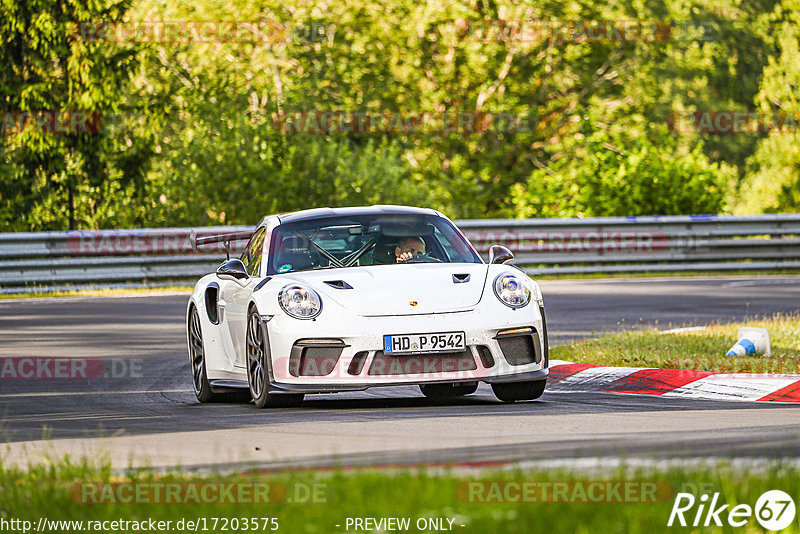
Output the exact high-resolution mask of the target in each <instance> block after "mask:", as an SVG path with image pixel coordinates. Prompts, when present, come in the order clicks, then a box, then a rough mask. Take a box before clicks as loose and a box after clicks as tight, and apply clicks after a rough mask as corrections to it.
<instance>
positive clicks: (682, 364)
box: [550, 314, 800, 373]
mask: <svg viewBox="0 0 800 534" xmlns="http://www.w3.org/2000/svg"><path fill="white" fill-rule="evenodd" d="M741 326H758V327H762V328H766V329H767V330H768V331H769V335H770V342H771V346H772V355H771V356H770V357H741V358H727V357H726V356H725V353H726V352H727V351H728V349H730V348H731V346H732V345H733V344H734V343H735V342H736V331H737V330H738V329H739V328H740V327H741ZM550 357H551V358H552V359H558V360H566V361H569V362H574V363H589V364H595V365H609V366H630V367H658V368H670V369H695V370H700V371H715V372H735V373H799V372H800V314H793V315H775V316H773V317H769V318H765V319H757V320H752V321H747V322H745V323H735V324H715V325H710V326H709V327H708V328H706V329H705V330H700V331H692V332H683V333H677V334H663V333H661V332H659V331H658V330H655V329H649V330H640V331H628V332H623V333H616V334H605V335H602V336H599V337H597V338H594V339H590V340H586V341H580V342H577V343H572V344H570V345H564V346H560V347H554V348H553V349H552V351H551V354H550Z"/></svg>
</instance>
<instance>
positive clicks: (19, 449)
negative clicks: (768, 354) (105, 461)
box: [0, 276, 800, 468]
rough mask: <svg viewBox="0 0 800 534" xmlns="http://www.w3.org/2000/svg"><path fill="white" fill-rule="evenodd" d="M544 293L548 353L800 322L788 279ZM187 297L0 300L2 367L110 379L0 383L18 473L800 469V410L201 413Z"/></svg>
mask: <svg viewBox="0 0 800 534" xmlns="http://www.w3.org/2000/svg"><path fill="white" fill-rule="evenodd" d="M542 288H543V292H544V295H545V301H546V306H547V311H548V322H549V327H550V331H551V341H552V342H554V343H563V342H566V341H569V340H574V339H580V338H585V337H589V336H592V335H594V334H595V333H598V332H603V331H611V330H619V329H627V328H637V327H640V326H642V325H655V326H657V327H659V328H670V327H676V326H686V325H696V324H708V323H712V322H714V321H730V320H740V319H745V318H748V317H754V316H762V315H769V314H772V313H775V312H792V311H800V277H792V276H763V277H708V278H680V277H668V278H632V279H604V280H572V281H566V280H563V281H550V282H543V283H542ZM186 298H187V295H163V294H162V295H150V296H136V297H108V298H105V297H104V298H64V299H41V300H38V299H36V300H34V299H31V300H14V301H0V358H5V357H11V356H17V357H19V356H31V357H80V358H100V359H103V360H105V365H106V367H105V369H106V372H107V375H110V376H102V375H101V376H98V377H97V378H94V379H91V380H85V379H71V380H52V379H51V380H46V379H45V380H41V379H39V380H31V379H28V380H25V379H16V380H14V379H11V380H7V379H3V380H0V436H2V438H3V440H4V441H5V442H7V445H5V446H4V447H5V450H4V451H3V450H2V449H0V456H2V457H5V461H6V462H23V463H24V462H29V461H38V460H39V459H40V458H41V457H42V454H43V453H47V452H49V453H55V454H61V453H69V454H71V455H76V454H86V455H90V456H104V457H108V458H110V459H111V460H112V461H113V462H114V464H115V465H117V466H118V467H125V466H127V465H129V464H132V465H149V466H154V467H162V466H175V465H181V466H183V467H187V468H193V467H206V466H213V467H215V468H216V467H237V468H238V467H240V466H242V467H244V466H258V467H264V468H278V467H287V466H327V465H377V464H384V465H386V464H392V465H393V464H418V463H462V462H479V463H480V462H506V461H508V462H510V461H523V460H540V459H541V460H547V459H563V458H586V457H591V458H595V457H613V458H618V457H624V458H659V459H660V458H686V457H691V458H696V457H726V458H733V457H737V458H738V457H744V458H755V457H758V458H762V457H767V458H787V457H788V458H794V459H797V458H798V457H800V406H789V405H772V404H766V403H757V404H756V403H741V402H721V401H701V400H689V399H666V398H660V397H652V396H645V395H621V394H608V393H578V392H570V391H569V390H565V389H563V388H559V387H558V386H556V387H554V388H552V389H549V390H548V391H547V392H546V393H545V395H544V396H543V397H542V399H540V400H539V401H536V402H529V403H520V404H513V405H508V404H502V403H499V402H498V401H496V399H495V398H494V396H493V395H492V393H491V390H490V389H489V388H488V386H485V385H481V387H480V388H479V390H478V392H477V393H476V394H475V395H471V396H469V397H466V398H462V399H457V400H448V401H431V400H429V399H425V398H424V397H422V396H421V394H420V393H419V391H418V390H417V389H416V388H409V387H404V388H381V389H372V390H368V391H366V392H361V393H352V394H346V395H345V394H339V395H315V396H307V398H306V399H307V400H306V401H305V402H304V403H303V405H302V406H301V407H300V408H294V409H282V410H278V409H272V410H257V409H256V408H254V407H253V406H252V405H248V404H244V403H240V404H212V405H200V404H199V403H197V401H196V400H195V398H194V395H193V394H192V393H191V391H190V390H189V388H190V376H189V367H188V359H187V356H186V348H185V342H184V333H183V313H184V308H185V303H186ZM798 344H800V340H798ZM112 360H113V362H112ZM114 375H117V377H116V378H115V376H114ZM42 438H47V440H43V439H42Z"/></svg>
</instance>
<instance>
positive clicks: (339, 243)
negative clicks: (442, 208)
mask: <svg viewBox="0 0 800 534" xmlns="http://www.w3.org/2000/svg"><path fill="white" fill-rule="evenodd" d="M269 258H270V259H269V265H268V268H267V274H269V275H271V274H278V273H289V272H296V271H308V270H313V269H326V268H336V267H338V268H342V267H354V266H364V265H392V264H398V263H482V261H481V258H480V256H478V254H477V253H476V252H475V249H474V248H473V247H472V245H470V244H469V242H468V241H467V240H466V238H464V236H463V235H462V234H461V232H459V231H458V229H456V228H455V226H453V224H452V223H450V222H449V221H448V220H447V219H444V218H442V217H438V216H436V215H416V214H378V215H351V216H342V217H325V218H319V219H309V220H303V221H296V222H290V223H285V224H282V225H280V226H278V227H277V228H275V230H274V231H273V234H272V239H271V240H270V251H269Z"/></svg>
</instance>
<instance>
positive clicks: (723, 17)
mask: <svg viewBox="0 0 800 534" xmlns="http://www.w3.org/2000/svg"><path fill="white" fill-rule="evenodd" d="M796 4H797V0H781V1H776V0H758V1H754V2H747V3H740V4H737V5H733V6H732V5H729V3H725V2H721V0H703V1H702V2H700V3H693V4H686V3H684V2H677V1H668V2H665V3H655V4H653V3H640V2H636V3H632V4H631V3H628V4H623V5H617V6H615V5H608V4H606V3H603V2H597V1H596V0H580V1H578V2H573V3H570V4H563V3H560V2H549V1H548V2H544V3H541V2H540V3H537V4H535V5H532V4H531V5H526V4H520V3H518V2H512V1H510V0H498V1H496V2H472V3H463V2H456V1H455V0H445V1H442V2H436V3H422V4H420V3H416V2H411V1H409V0H388V1H385V2H375V1H374V0H359V1H358V2H355V3H342V2H338V3H336V2H326V1H323V2H315V3H308V2H305V1H300V0H289V1H281V2H278V1H277V0H258V1H256V2H250V1H248V2H245V1H243V0H230V1H226V2H222V1H217V0H199V1H198V2H194V3H189V4H187V3H163V2H160V1H156V0H124V1H122V2H119V3H113V0H104V1H101V2H90V3H89V4H87V5H85V6H84V5H79V4H78V3H76V2H72V1H68V2H66V3H60V2H58V1H56V0H22V1H20V2H14V1H12V0H0V6H2V8H0V9H2V11H1V12H0V15H2V22H0V28H2V30H0V31H2V34H1V36H2V39H3V43H4V45H3V49H2V52H0V54H1V55H0V58H1V59H2V60H3V64H4V65H10V66H11V67H10V68H9V69H4V70H3V71H2V72H0V99H2V101H3V107H4V108H5V109H7V110H37V109H73V110H86V111H96V112H100V113H102V114H103V115H104V117H107V119H108V120H107V125H108V126H109V127H107V128H106V129H104V131H103V132H102V133H99V134H92V135H89V134H70V135H59V136H56V135H52V134H46V133H45V134H42V133H31V132H28V133H22V134H16V135H5V136H3V137H1V138H0V158H2V162H3V163H2V165H0V208H1V209H0V224H2V226H3V228H6V229H12V230H27V229H30V230H37V229H51V228H52V229H57V228H67V227H80V228H97V227H135V226H158V225H180V224H190V225H201V224H220V223H222V224H235V223H253V222H254V221H255V220H256V219H258V218H260V217H261V216H262V215H263V214H265V213H269V212H281V211H289V210H295V209H301V208H307V207H314V206H321V205H329V206H342V205H355V204H365V203H400V204H417V205H427V206H431V207H435V208H438V209H440V210H443V211H445V212H447V213H448V214H449V215H451V216H453V217H457V218H465V217H503V216H511V217H528V216H533V217H540V216H554V217H558V216H571V215H591V214H593V215H606V214H619V215H636V214H666V213H717V212H723V211H726V210H730V209H732V208H735V209H737V210H739V211H750V212H756V211H763V210H771V211H776V210H781V211H786V210H795V209H797V206H798V200H800V199H798V196H800V193H798V192H797V191H798V189H797V180H798V176H800V171H799V170H798V164H797V161H798V159H797V158H798V157H800V156H797V152H796V151H797V148H796V146H797V145H798V143H796V142H795V140H794V137H793V136H787V135H783V136H775V135H770V136H769V137H767V138H763V137H764V136H759V135H756V134H753V135H727V136H720V135H711V134H692V133H679V132H666V131H665V130H664V128H665V126H666V125H667V124H668V122H669V118H670V116H671V115H672V114H673V113H676V112H686V111H692V110H728V109H732V110H749V109H753V107H754V106H755V105H758V106H760V108H761V109H763V110H783V111H787V112H789V111H791V112H797V108H796V107H792V106H793V105H794V104H793V103H794V102H796V95H797V94H798V92H797V85H796V80H795V78H796V77H797V76H798V74H797V72H796V71H797V68H796V67H797V57H798V55H797V46H798V38H797V37H798V31H797V28H798V27H800V24H798V21H797V20H796V17H797V15H796V14H797V12H798V11H800V10H798V9H797V6H796ZM86 20H105V21H112V22H113V21H123V20H124V21H128V22H131V21H153V20H168V21H197V20H206V21H231V20H238V21H262V22H267V23H268V26H267V27H268V28H270V29H269V30H267V32H266V36H267V38H266V39H262V40H254V41H251V42H244V41H237V40H236V39H234V40H233V41H230V42H207V43H205V42H198V41H190V42H183V41H180V40H178V41H165V40H155V41H153V42H144V43H137V44H121V43H116V42H113V41H112V42H108V41H99V42H97V41H95V42H92V41H87V40H86V39H81V38H78V37H77V35H76V32H77V31H78V30H76V28H75V24H76V23H78V22H79V21H86ZM500 20H504V21H507V22H509V23H510V24H511V25H513V24H517V23H519V21H537V20H555V21H565V20H584V21H598V20H610V21H631V20H646V21H647V20H650V21H653V20H656V21H658V20H660V21H667V22H673V23H676V24H677V25H676V26H675V27H674V28H673V31H672V33H671V34H661V35H660V37H659V38H657V39H656V40H655V41H653V40H647V39H640V40H627V41H622V42H620V41H616V40H613V39H606V40H591V39H590V40H573V39H566V40H564V39H559V38H553V36H552V35H538V36H536V35H534V36H533V38H530V36H529V37H528V38H524V37H523V38H519V36H518V37H516V38H514V37H512V38H511V39H504V38H503V35H504V34H503V33H502V32H501V28H502V25H501V24H500V22H499V21H500ZM692 25H695V26H692ZM293 111H311V112H324V111H351V112H352V111H372V112H381V111H394V112H401V113H415V112H432V113H442V112H461V111H466V112H479V113H491V114H493V115H494V116H495V117H497V116H498V114H506V116H509V117H514V118H515V120H516V122H515V124H514V125H513V127H510V128H501V127H498V124H495V125H494V126H495V127H493V128H489V129H487V130H485V131H478V132H474V133H463V132H456V133H443V132H439V133H402V132H401V133H397V132H395V133H378V134H358V133H332V134H295V133H286V132H285V131H282V130H281V129H280V128H276V126H275V125H276V120H277V118H278V117H280V116H281V115H282V114H284V113H291V112H293ZM762 138H763V139H762ZM754 192H757V194H754Z"/></svg>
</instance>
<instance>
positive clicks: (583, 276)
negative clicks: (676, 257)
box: [531, 269, 800, 280]
mask: <svg viewBox="0 0 800 534" xmlns="http://www.w3.org/2000/svg"><path fill="white" fill-rule="evenodd" d="M799 274H800V270H797V269H773V270H765V271H753V270H749V271H748V270H747V269H736V270H732V271H725V270H719V271H643V272H636V273H566V274H539V275H531V276H532V278H534V279H535V280H595V279H598V278H681V277H691V278H704V277H712V276H713V277H718V276H743V277H753V276H758V277H762V276H797V275H799Z"/></svg>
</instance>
